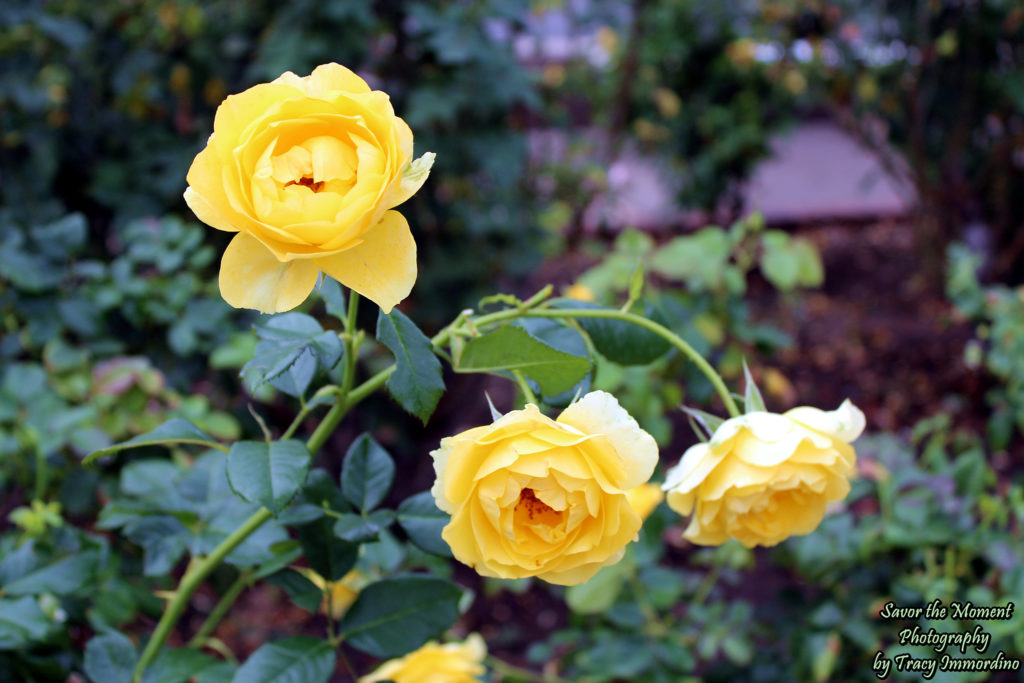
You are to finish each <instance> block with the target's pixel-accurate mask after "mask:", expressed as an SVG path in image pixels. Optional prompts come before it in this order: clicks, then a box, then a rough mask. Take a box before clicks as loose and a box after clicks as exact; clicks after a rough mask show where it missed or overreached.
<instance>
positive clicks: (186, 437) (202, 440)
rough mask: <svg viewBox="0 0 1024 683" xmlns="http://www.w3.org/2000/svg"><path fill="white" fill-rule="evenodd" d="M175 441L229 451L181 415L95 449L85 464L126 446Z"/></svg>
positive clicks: (172, 442)
mask: <svg viewBox="0 0 1024 683" xmlns="http://www.w3.org/2000/svg"><path fill="white" fill-rule="evenodd" d="M174 443H189V444H197V445H199V446H206V447H208V448H217V449H219V450H222V451H224V452H225V453H226V452H227V450H228V449H227V448H226V447H224V446H222V445H221V444H219V443H217V441H216V440H215V439H214V438H213V437H212V436H210V435H209V434H207V433H206V432H204V431H203V430H201V429H199V427H196V426H195V425H194V424H192V423H191V422H189V421H188V420H185V419H183V418H180V417H175V418H172V419H170V420H168V421H167V422H164V423H163V424H162V425H160V426H159V427H157V428H156V429H154V430H153V431H151V432H146V433H145V434H140V435H139V436H136V437H134V438H132V439H129V440H128V441H125V442H123V443H119V444H114V445H113V446H110V447H109V448H103V449H100V450H98V451H93V452H92V453H90V454H89V455H87V456H86V457H85V459H84V460H82V464H83V465H88V464H89V463H91V462H93V461H95V460H96V459H97V458H102V457H103V456H104V455H110V454H112V453H117V452H118V451H123V450H125V449H126V448H139V447H141V446H162V445H167V444H174Z"/></svg>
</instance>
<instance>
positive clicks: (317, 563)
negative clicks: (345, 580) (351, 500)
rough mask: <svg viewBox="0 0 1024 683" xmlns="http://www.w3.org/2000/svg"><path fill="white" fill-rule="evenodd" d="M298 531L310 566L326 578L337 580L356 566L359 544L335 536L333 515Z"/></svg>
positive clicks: (304, 526) (306, 525) (299, 528)
mask: <svg viewBox="0 0 1024 683" xmlns="http://www.w3.org/2000/svg"><path fill="white" fill-rule="evenodd" d="M297 532H298V535H299V542H300V543H301V544H302V552H303V554H304V555H305V556H306V561H307V562H309V566H310V567H312V569H313V571H315V572H316V573H317V574H319V575H320V576H322V577H324V578H325V579H326V580H328V581H337V580H338V579H341V578H342V577H344V576H345V574H348V573H349V570H351V569H352V567H354V566H355V564H356V559H357V558H358V557H359V544H358V543H349V542H348V541H343V540H341V539H340V538H338V537H337V536H335V535H334V519H333V518H332V517H327V516H324V517H321V518H320V519H318V520H316V521H315V522H313V523H311V524H305V525H303V526H300V527H298V529H297Z"/></svg>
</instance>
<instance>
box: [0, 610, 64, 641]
mask: <svg viewBox="0 0 1024 683" xmlns="http://www.w3.org/2000/svg"><path fill="white" fill-rule="evenodd" d="M52 627H53V622H51V621H50V620H49V619H47V617H46V615H45V614H43V611H42V610H41V609H39V603H37V602H36V599H35V598H30V597H24V598H19V599H18V600H10V599H8V598H0V650H15V649H18V648H21V647H23V646H25V645H27V644H28V643H31V642H33V641H38V640H42V639H43V638H45V637H46V634H47V633H49V631H50V629H51V628H52Z"/></svg>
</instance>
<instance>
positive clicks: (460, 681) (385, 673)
mask: <svg viewBox="0 0 1024 683" xmlns="http://www.w3.org/2000/svg"><path fill="white" fill-rule="evenodd" d="M486 656H487V644H486V643H485V642H484V639H483V638H482V637H481V636H480V634H479V633H473V634H471V635H470V636H469V637H468V638H466V640H465V641H463V642H461V643H445V644H444V645H438V644H437V643H427V644H426V645H424V646H423V647H421V648H420V649H418V650H416V651H414V652H410V653H409V654H407V655H406V656H404V657H401V658H399V659H390V660H388V661H386V662H384V663H383V664H382V665H380V667H378V668H377V670H376V671H374V672H373V673H371V674H369V675H367V676H363V677H362V678H360V679H359V681H358V683H380V681H394V683H476V682H477V681H478V680H479V677H480V676H483V675H484V674H485V673H486V672H487V669H486V668H485V667H484V664H483V662H484V658H485V657H486Z"/></svg>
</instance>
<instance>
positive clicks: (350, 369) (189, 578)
mask: <svg viewBox="0 0 1024 683" xmlns="http://www.w3.org/2000/svg"><path fill="white" fill-rule="evenodd" d="M358 306H359V295H358V294H357V293H356V292H355V291H353V292H351V294H350V296H349V306H348V315H347V318H346V320H345V332H346V339H345V372H344V378H343V381H342V387H341V390H340V391H339V392H338V398H337V400H336V401H335V403H334V405H333V406H331V409H330V411H328V413H327V415H325V416H324V419H323V422H321V423H320V424H319V425H318V426H317V428H316V429H315V430H314V431H313V434H312V435H311V436H310V437H309V440H308V441H307V442H306V448H307V449H308V450H309V452H310V453H311V454H312V455H316V453H317V452H318V451H319V450H320V449H321V448H323V446H324V444H325V443H327V439H328V438H329V437H330V435H331V434H332V433H333V432H334V430H335V428H336V427H337V426H338V423H339V422H341V418H343V417H345V414H346V413H347V412H348V411H349V408H351V407H352V406H353V405H354V404H355V403H356V402H355V401H352V400H351V397H350V396H349V391H351V389H352V383H353V380H354V378H355V369H356V352H357V351H358V350H359V341H358V340H359V337H358V335H357V330H356V313H357V311H358ZM385 372H386V371H385ZM384 374H385V373H383V372H382V373H378V376H380V375H384ZM375 379H376V378H374V380H375ZM385 379H386V377H385ZM374 380H371V381H374ZM376 386H379V384H377V385H375V387H374V388H376ZM369 393H370V392H369V391H366V392H364V394H362V395H361V396H360V400H362V398H365V396H366V395H369ZM272 516H273V515H272V514H271V512H270V511H269V510H267V509H266V508H260V509H259V510H257V511H256V512H254V513H253V514H252V516H250V517H249V519H247V520H246V521H245V522H244V523H243V524H242V526H240V527H238V528H237V529H235V530H234V531H233V532H232V533H231V535H229V536H228V537H227V538H225V539H224V540H223V541H221V542H220V544H219V545H218V546H217V547H216V548H214V549H213V552H211V553H210V554H209V555H207V556H206V557H205V558H203V559H202V560H201V561H194V562H193V563H192V564H191V565H190V566H189V568H188V569H187V570H186V571H185V575H184V576H183V577H182V578H181V582H180V583H179V584H178V589H177V590H176V591H175V593H174V598H173V599H172V600H171V601H170V603H168V605H167V609H166V610H164V613H163V616H161V617H160V621H159V622H158V623H157V625H156V628H155V629H154V630H153V635H152V637H150V639H149V642H147V643H146V647H145V649H144V650H143V651H142V655H141V656H140V657H139V662H138V664H137V665H136V667H135V672H134V674H133V675H132V681H133V683H139V681H141V680H142V673H143V671H145V669H146V667H147V666H149V665H150V664H152V663H153V660H154V659H156V656H157V655H158V654H159V653H160V648H161V647H163V644H164V642H165V641H166V640H167V637H168V636H169V635H170V633H171V629H173V628H174V625H175V624H176V623H178V619H179V618H180V617H181V614H182V613H183V612H184V611H185V608H186V607H187V606H188V603H189V601H190V600H191V599H192V595H193V594H194V593H195V592H196V590H198V589H199V586H200V585H202V583H203V581H204V580H205V579H206V577H207V576H209V575H210V573H211V572H212V571H213V570H214V569H216V568H217V565H219V564H220V563H221V562H222V561H223V560H224V558H225V557H227V556H228V555H229V554H230V553H231V551H232V550H234V549H235V548H237V547H238V546H239V545H240V544H241V543H242V542H243V541H245V539H247V538H249V536H250V535H252V534H253V533H254V532H255V531H256V530H257V529H259V528H260V527H261V526H263V524H264V523H266V522H267V520H269V519H270V518H271V517H272ZM218 606H219V605H218ZM226 609H227V607H225V610H226ZM211 616H212V615H211Z"/></svg>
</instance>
